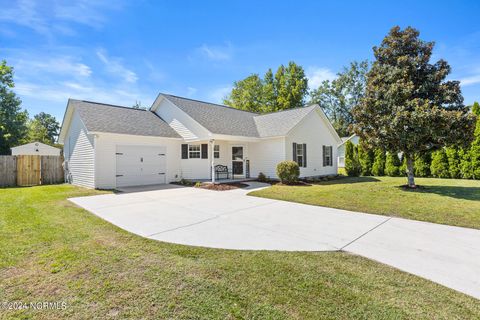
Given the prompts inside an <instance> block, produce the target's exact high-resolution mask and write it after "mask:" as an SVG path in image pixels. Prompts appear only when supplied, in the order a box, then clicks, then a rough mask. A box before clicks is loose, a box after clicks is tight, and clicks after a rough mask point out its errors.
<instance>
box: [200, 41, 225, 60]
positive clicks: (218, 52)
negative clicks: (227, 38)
mask: <svg viewBox="0 0 480 320" xmlns="http://www.w3.org/2000/svg"><path fill="white" fill-rule="evenodd" d="M197 50H198V51H199V52H200V54H201V55H202V56H203V57H205V58H207V59H209V60H213V61H226V60H230V59H231V58H232V55H233V47H232V44H231V43H229V42H227V43H226V44H225V45H222V46H209V45H206V44H203V45H202V46H201V47H200V48H198V49H197Z"/></svg>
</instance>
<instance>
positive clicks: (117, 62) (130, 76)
mask: <svg viewBox="0 0 480 320" xmlns="http://www.w3.org/2000/svg"><path fill="white" fill-rule="evenodd" d="M96 53H97V57H98V58H99V59H100V61H102V62H103V63H104V64H105V66H106V68H107V71H108V72H110V73H112V74H114V75H116V76H118V77H120V78H122V79H123V80H124V81H126V82H129V83H135V82H136V81H137V80H138V77H137V74H136V73H135V72H133V71H132V70H129V69H128V68H126V67H125V66H123V64H122V61H121V59H119V58H112V57H109V56H108V55H107V53H106V51H105V50H103V49H99V50H97V52H96Z"/></svg>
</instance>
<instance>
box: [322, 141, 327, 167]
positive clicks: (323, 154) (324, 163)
mask: <svg viewBox="0 0 480 320" xmlns="http://www.w3.org/2000/svg"><path fill="white" fill-rule="evenodd" d="M325 149H326V148H325V146H322V156H323V166H324V167H325V166H326V165H327V164H326V159H325Z"/></svg>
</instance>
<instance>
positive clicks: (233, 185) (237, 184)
mask: <svg viewBox="0 0 480 320" xmlns="http://www.w3.org/2000/svg"><path fill="white" fill-rule="evenodd" d="M245 187H248V184H245V183H240V182H234V183H222V184H212V183H202V185H201V186H200V187H199V188H202V189H207V190H215V191H226V190H233V189H240V188H245Z"/></svg>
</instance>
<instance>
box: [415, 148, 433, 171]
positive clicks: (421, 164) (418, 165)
mask: <svg viewBox="0 0 480 320" xmlns="http://www.w3.org/2000/svg"><path fill="white" fill-rule="evenodd" d="M431 164H432V154H431V153H430V152H425V153H423V154H417V156H416V157H415V163H414V166H415V176H416V177H429V176H430V165H431Z"/></svg>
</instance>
